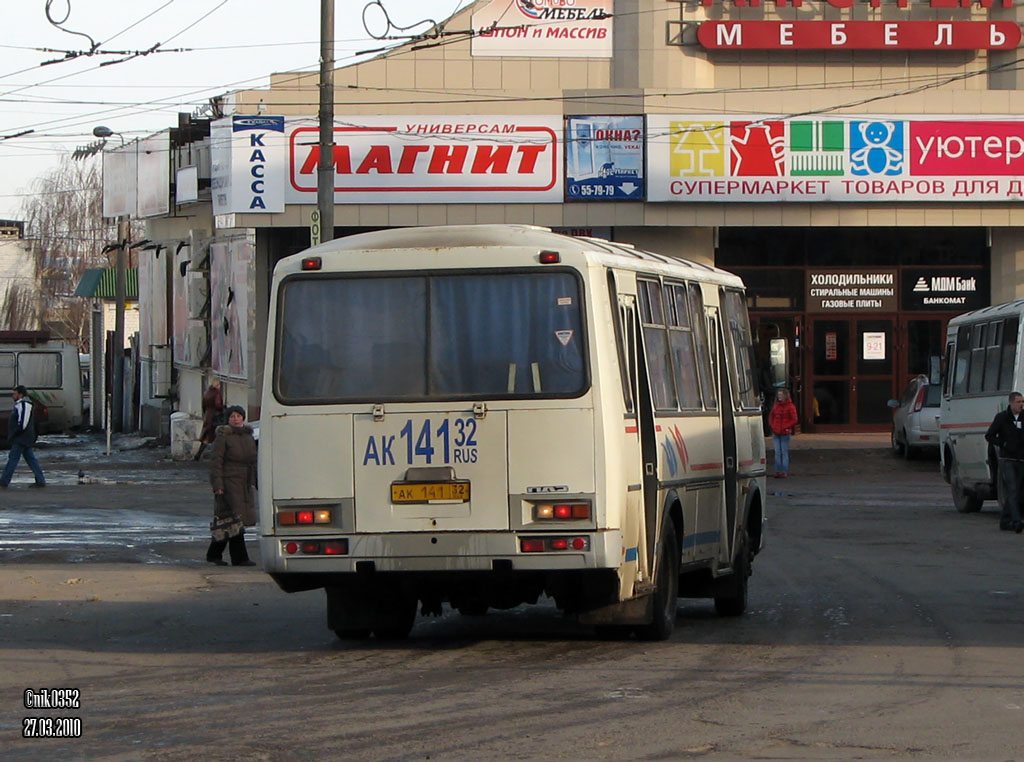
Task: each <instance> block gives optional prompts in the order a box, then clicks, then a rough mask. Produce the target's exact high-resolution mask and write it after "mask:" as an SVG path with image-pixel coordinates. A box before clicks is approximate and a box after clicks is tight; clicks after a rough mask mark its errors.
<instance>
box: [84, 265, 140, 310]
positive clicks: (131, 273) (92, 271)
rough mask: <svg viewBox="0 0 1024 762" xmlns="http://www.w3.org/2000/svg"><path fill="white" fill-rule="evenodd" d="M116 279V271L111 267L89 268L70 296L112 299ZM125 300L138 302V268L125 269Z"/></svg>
mask: <svg viewBox="0 0 1024 762" xmlns="http://www.w3.org/2000/svg"><path fill="white" fill-rule="evenodd" d="M116 278H117V270H115V269H114V268H113V267H90V268H88V269H87V270H85V272H83V273H82V279H81V280H80V281H78V285H77V286H76V287H75V293H74V294H72V296H88V297H92V298H94V299H113V298H114V297H115V293H114V292H115V282H114V281H115V279H116ZM125 299H127V300H128V301H130V302H137V301H138V300H139V268H137V267H129V268H126V269H125Z"/></svg>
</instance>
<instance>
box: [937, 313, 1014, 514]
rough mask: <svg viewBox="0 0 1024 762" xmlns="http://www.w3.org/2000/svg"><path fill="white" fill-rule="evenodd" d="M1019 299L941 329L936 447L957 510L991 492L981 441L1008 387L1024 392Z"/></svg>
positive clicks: (994, 465) (974, 505) (991, 464)
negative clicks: (942, 346)
mask: <svg viewBox="0 0 1024 762" xmlns="http://www.w3.org/2000/svg"><path fill="white" fill-rule="evenodd" d="M1022 311H1024V299H1018V300H1016V301H1013V302H1007V303H1006V304H996V305H993V306H992V307H984V308H982V309H980V310H975V311H974V312H968V313H966V314H964V315H960V316H958V317H955V318H953V319H952V320H950V321H949V327H948V328H947V331H946V377H945V380H944V383H943V388H942V412H941V416H940V421H941V423H940V428H939V452H940V456H941V458H942V475H943V477H944V478H945V479H946V481H947V482H949V484H950V487H951V489H952V493H953V503H954V505H956V509H957V510H958V511H960V512H961V513H972V512H974V511H978V510H981V505H982V502H983V501H985V500H994V499H996V498H997V492H998V488H997V484H998V482H999V479H998V468H999V464H998V459H997V457H996V453H995V452H994V451H993V448H992V447H991V446H990V445H989V444H988V442H986V441H985V432H986V431H988V427H989V426H990V425H991V423H992V419H993V418H995V416H996V413H999V412H1000V411H1002V410H1005V409H1006V407H1007V405H1008V404H1009V401H1008V398H1009V394H1010V392H1014V391H1018V392H1024V378H1022V376H1024V363H1022V362H1021V359H1020V353H1019V351H1018V347H1019V346H1021V345H1022V342H1021V338H1020V331H1021V328H1022V327H1024V321H1022V320H1021V312H1022Z"/></svg>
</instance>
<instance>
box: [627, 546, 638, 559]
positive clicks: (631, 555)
mask: <svg viewBox="0 0 1024 762" xmlns="http://www.w3.org/2000/svg"><path fill="white" fill-rule="evenodd" d="M636 559H637V549H636V548H626V560H627V561H636Z"/></svg>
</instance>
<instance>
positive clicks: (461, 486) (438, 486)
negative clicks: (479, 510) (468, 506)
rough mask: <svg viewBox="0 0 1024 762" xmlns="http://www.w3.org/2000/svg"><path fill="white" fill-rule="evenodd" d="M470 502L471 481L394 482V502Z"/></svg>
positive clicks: (392, 500)
mask: <svg viewBox="0 0 1024 762" xmlns="http://www.w3.org/2000/svg"><path fill="white" fill-rule="evenodd" d="M441 500H443V501H445V502H458V503H468V502H469V482H441V483H429V482H424V483H419V484H409V483H405V484H401V483H398V484H392V485H391V502H392V503H432V502H434V501H441Z"/></svg>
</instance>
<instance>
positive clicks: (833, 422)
mask: <svg viewBox="0 0 1024 762" xmlns="http://www.w3.org/2000/svg"><path fill="white" fill-rule="evenodd" d="M995 6H996V4H995V3H987V2H986V3H982V2H978V3H975V4H974V5H971V6H970V7H965V6H964V5H963V4H962V3H958V4H956V7H951V4H950V3H949V2H946V0H920V1H919V2H910V0H908V2H891V3H890V2H885V0H879V1H878V2H872V3H863V4H854V3H852V2H851V1H850V0H827V1H826V2H817V1H816V0H804V2H803V3H793V4H789V3H777V4H766V5H762V4H758V3H753V2H747V0H743V2H740V0H735V2H734V1H733V0H728V1H727V2H722V1H721V0H703V2H701V3H680V2H675V1H674V0H672V1H670V0H631V1H629V0H614V2H612V0H575V1H574V2H562V1H560V0H559V1H558V2H556V1H555V0H543V1H542V2H535V1H531V2H527V0H512V2H511V3H509V2H507V1H506V0H480V2H478V3H476V4H475V5H473V6H471V7H469V8H466V9H464V10H463V11H460V12H459V13H457V14H456V15H455V16H453V17H452V18H451V19H448V20H447V21H446V22H444V27H445V29H446V30H448V31H447V32H446V34H445V36H444V37H443V39H442V38H424V39H421V40H415V41H413V42H412V43H410V44H408V45H403V46H400V47H398V48H396V49H395V50H392V51H388V52H387V53H384V54H382V55H380V56H379V57H377V58H374V59H372V60H368V61H364V62H361V63H358V64H355V65H352V66H348V67H344V68H341V69H338V70H337V71H336V72H335V88H336V102H335V127H334V138H333V140H334V145H333V147H332V148H331V149H330V151H331V153H330V162H331V165H332V168H333V176H334V201H335V208H334V214H335V224H336V230H335V235H347V234H351V233H355V232H362V231H366V230H373V229H379V228H386V227H404V226H423V225H439V224H440V225H445V224H447V225H452V224H479V223H492V222H500V223H517V224H533V225H542V226H546V227H551V228H554V229H559V230H566V231H585V232H590V233H593V234H594V235H596V236H599V237H608V238H612V239H614V240H616V241H620V242H626V243H631V244H634V245H636V246H639V247H642V248H645V249H649V250H651V251H656V252H659V253H662V254H665V255H668V256H674V257H682V258H686V259H690V260H694V261H697V262H703V263H708V264H715V265H717V266H720V267H723V268H726V269H729V270H733V271H735V272H737V273H739V274H740V275H741V276H742V277H743V278H744V280H745V281H746V283H747V284H748V286H749V290H750V291H749V293H750V307H751V310H752V315H753V318H754V322H755V325H756V327H757V335H758V340H759V344H758V348H757V350H758V359H759V361H760V362H761V365H762V369H763V375H764V376H765V377H766V379H768V380H769V381H770V382H771V383H777V384H787V385H790V386H791V387H792V389H793V391H794V393H795V396H796V400H797V403H798V406H799V410H800V414H801V423H802V426H803V428H804V429H805V430H821V431H825V430H833V431H845V430H870V429H882V428H885V427H887V426H888V425H889V421H890V411H889V408H888V407H887V406H886V402H887V400H888V399H890V398H892V397H895V396H897V395H898V393H899V391H900V390H901V389H902V387H903V386H904V385H905V383H906V381H907V379H908V378H909V377H910V376H911V375H913V374H917V373H928V374H933V373H934V372H935V371H936V368H937V364H936V363H937V360H936V358H938V357H939V356H941V354H942V346H943V332H944V329H945V325H946V323H947V321H948V320H949V318H951V317H952V316H954V315H956V314H959V313H961V312H964V311H966V310H969V309H973V308H975V307H979V306H984V305H986V304H990V303H995V302H1000V301H1005V300H1008V299H1012V298H1016V297H1019V296H1024V273H1022V272H1021V270H1020V268H1018V265H1017V263H1018V261H1024V203H1022V202H1024V179H1022V178H1024V117H1022V115H1021V113H1020V108H1019V106H1018V104H1017V99H1016V98H1015V96H1014V93H1015V92H1016V91H1017V90H1018V89H1019V87H1020V84H1021V82H1022V79H1024V74H1022V73H1021V72H1018V71H1017V68H1018V67H1016V66H1015V65H1014V63H1015V60H1016V56H1017V48H1018V45H1019V43H1020V29H1019V26H1018V25H1017V23H1016V22H1017V16H1018V15H1019V11H1018V9H1016V8H1014V7H1013V5H1012V3H999V6H1000V7H995ZM454 30H462V31H459V32H455V31H454ZM466 30H476V31H474V32H467V31H466ZM317 87H318V82H317V75H316V74H312V73H294V74H281V75H276V76H275V77H273V78H272V79H271V84H270V87H268V88H262V89H254V90H246V91H238V92H235V93H231V94H230V95H229V96H225V98H224V99H222V100H221V101H220V102H219V106H220V107H221V112H218V113H217V114H215V118H213V119H212V120H210V121H209V122H208V123H207V124H206V133H205V134H204V133H203V132H202V130H198V129H193V127H192V126H185V127H180V128H179V129H178V130H177V131H175V130H171V131H170V133H171V137H170V150H169V151H168V152H167V155H169V156H170V166H169V167H164V168H162V169H161V170H160V172H161V173H162V176H163V177H165V178H166V177H168V176H169V177H171V178H173V179H174V183H173V184H166V181H165V187H163V188H154V187H153V185H154V182H149V183H147V184H145V185H146V192H143V185H144V183H143V180H142V174H141V173H142V172H143V169H144V167H147V166H149V164H148V161H149V160H150V159H152V157H154V156H161V155H163V154H162V153H161V151H159V150H156V148H158V147H157V146H155V143H153V142H152V141H150V142H147V143H145V144H144V145H143V144H140V146H138V147H136V148H135V149H134V150H135V151H136V153H137V154H138V156H139V157H140V158H139V161H138V162H137V166H138V171H139V173H140V174H139V193H138V198H139V199H140V201H139V203H138V204H136V207H135V208H136V209H139V208H141V205H142V200H152V199H153V198H155V197H157V196H160V192H162V193H163V196H162V197H161V199H163V197H167V198H166V203H160V204H155V205H154V204H152V203H150V204H148V207H147V208H149V209H155V210H157V211H155V212H154V211H150V212H149V215H150V225H149V230H148V237H149V238H150V239H151V240H153V241H158V242H160V243H161V245H162V246H164V247H166V250H167V251H170V252H173V255H172V256H173V261H172V262H171V264H170V266H167V267H165V266H164V265H163V264H162V263H156V264H155V266H153V267H148V266H146V265H143V271H142V272H143V273H144V274H145V277H146V278H148V279H152V284H151V285H150V286H149V287H144V288H143V294H144V296H147V298H149V297H151V302H152V304H151V313H152V314H154V315H157V316H159V315H163V314H166V319H164V320H163V323H159V324H158V323H157V322H154V323H153V326H152V327H151V328H150V329H149V333H148V334H146V337H147V338H146V341H145V342H144V344H147V345H148V344H150V343H151V344H153V345H160V344H161V343H171V344H173V345H174V347H175V360H176V362H175V364H176V367H177V369H178V377H179V381H180V382H179V383H178V384H177V387H176V388H177V391H178V394H179V398H178V400H177V403H176V404H177V405H178V406H179V409H183V410H190V411H191V410H197V409H198V401H199V399H200V398H201V394H202V389H203V385H204V384H205V383H206V381H207V380H208V379H209V377H210V376H218V377H221V378H222V380H224V381H225V382H226V383H227V389H228V393H229V396H231V398H232V399H233V400H238V399H239V398H240V397H243V396H244V397H245V398H246V399H247V400H248V404H249V408H250V414H251V415H254V416H255V415H258V413H259V405H260V396H261V394H262V367H263V360H264V357H263V341H262V335H263V333H264V331H265V327H266V310H267V305H268V302H269V280H270V274H271V272H272V269H273V266H274V264H275V263H276V262H277V261H278V260H279V259H280V258H281V257H283V256H287V255H288V254H292V253H294V252H296V251H300V250H302V249H303V248H304V247H306V246H308V245H309V244H310V243H311V242H312V241H313V240H315V230H316V228H317V224H318V223H317V221H316V219H314V213H315V212H316V210H317V206H316V204H317V187H316V185H317V176H318V169H319V167H320V165H321V163H322V162H323V160H324V157H325V156H326V155H327V154H324V155H323V156H322V155H321V153H322V151H321V148H320V146H319V144H318V140H319V138H318V130H317V124H316V118H315V116H314V114H313V112H314V110H315V109H314V106H313V102H314V101H315V97H314V96H313V95H311V94H315V93H316V92H317ZM190 130H191V132H190ZM126 150H129V151H130V150H133V149H132V147H128V148H126ZM143 153H145V156H146V157H147V161H146V162H144V161H142V154H143ZM131 166H134V165H131ZM156 184H158V181H157V183H156ZM114 185H115V186H117V185H118V184H117V183H115V184H114ZM172 189H173V190H172ZM161 209H163V210H165V211H159V210H161ZM116 213H117V214H124V213H129V214H134V213H135V212H134V211H133V209H132V207H131V205H130V204H129V206H128V207H125V208H124V209H121V210H119V211H117V212H116ZM204 281H205V283H206V287H205V288H204V287H203V282H204ZM190 282H194V283H195V284H196V285H194V286H189V285H188V283H190ZM190 289H191V291H190ZM164 294H171V295H172V297H171V300H172V301H173V302H174V304H173V305H172V306H171V307H169V308H165V305H164V302H162V301H161V300H162V299H164V298H165V297H164V296H163V295H164ZM204 294H205V295H206V296H207V299H208V301H207V302H204V300H203V296H204ZM221 302H223V303H221ZM144 333H145V331H144ZM144 351H145V349H144Z"/></svg>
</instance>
